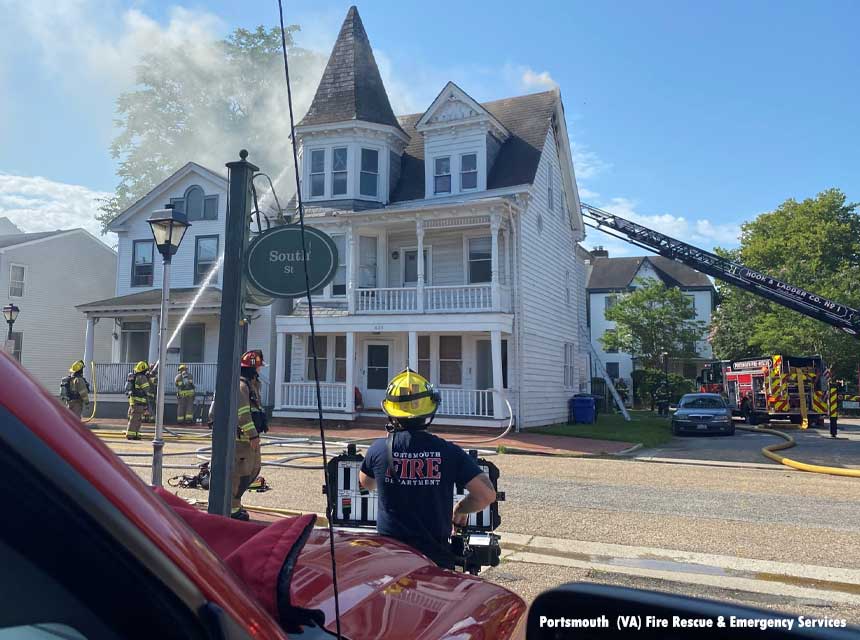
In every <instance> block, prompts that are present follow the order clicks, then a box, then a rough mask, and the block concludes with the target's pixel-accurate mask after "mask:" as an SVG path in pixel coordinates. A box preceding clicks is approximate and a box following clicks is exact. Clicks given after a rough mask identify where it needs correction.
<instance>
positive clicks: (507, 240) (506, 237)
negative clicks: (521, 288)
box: [502, 229, 511, 288]
mask: <svg viewBox="0 0 860 640" xmlns="http://www.w3.org/2000/svg"><path fill="white" fill-rule="evenodd" d="M502 238H503V242H504V245H505V259H504V261H503V262H502V273H503V274H504V275H505V286H506V287H508V288H510V286H511V274H510V267H509V265H510V263H511V232H510V231H509V230H508V229H505V230H504V232H503V233H502Z"/></svg>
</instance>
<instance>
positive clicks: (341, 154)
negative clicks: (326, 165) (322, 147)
mask: <svg viewBox="0 0 860 640" xmlns="http://www.w3.org/2000/svg"><path fill="white" fill-rule="evenodd" d="M348 166H349V165H348V164H347V148H346V147H335V148H334V150H333V151H332V158H331V195H333V196H345V195H346V177H347V167H348Z"/></svg>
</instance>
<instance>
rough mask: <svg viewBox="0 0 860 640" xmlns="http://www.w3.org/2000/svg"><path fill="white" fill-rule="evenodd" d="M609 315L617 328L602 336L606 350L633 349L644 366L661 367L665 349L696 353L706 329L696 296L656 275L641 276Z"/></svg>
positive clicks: (673, 353) (674, 355)
mask: <svg viewBox="0 0 860 640" xmlns="http://www.w3.org/2000/svg"><path fill="white" fill-rule="evenodd" d="M606 319H607V320H611V321H613V322H615V329H614V330H612V331H607V332H606V333H605V334H604V335H603V336H601V337H600V342H601V343H602V344H603V348H604V350H607V351H610V350H613V349H617V350H618V351H624V352H626V353H629V354H631V355H632V356H633V357H634V358H636V359H638V362H639V364H640V365H641V366H642V367H643V368H657V367H659V366H660V364H661V361H662V356H661V354H663V353H664V352H666V353H668V354H669V357H670V358H679V357H680V358H684V357H691V356H695V355H696V354H695V344H696V343H697V342H698V341H700V340H702V339H703V338H704V334H705V329H706V324H705V323H704V322H702V321H701V320H696V309H695V307H694V305H693V301H692V300H690V299H689V298H687V296H685V295H684V294H683V293H682V292H681V290H680V289H678V288H676V287H667V286H666V285H664V284H663V283H662V282H660V281H659V280H656V279H654V278H645V279H638V280H637V281H636V289H634V290H633V291H632V292H630V293H627V294H624V295H623V296H621V297H620V298H619V299H618V301H617V302H616V303H615V304H614V305H613V306H612V307H610V309H609V310H608V311H607V312H606Z"/></svg>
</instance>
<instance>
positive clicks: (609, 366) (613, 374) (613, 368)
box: [606, 362, 621, 380]
mask: <svg viewBox="0 0 860 640" xmlns="http://www.w3.org/2000/svg"><path fill="white" fill-rule="evenodd" d="M606 375H608V376H609V378H610V379H612V380H618V378H620V377H621V374H620V373H619V372H618V363H617V362H607V363H606Z"/></svg>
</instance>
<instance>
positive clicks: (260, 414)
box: [250, 349, 269, 433]
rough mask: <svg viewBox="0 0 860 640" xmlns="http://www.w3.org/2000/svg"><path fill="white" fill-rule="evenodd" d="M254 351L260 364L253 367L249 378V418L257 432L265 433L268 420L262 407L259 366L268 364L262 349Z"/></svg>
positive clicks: (267, 427) (261, 385) (261, 384)
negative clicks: (250, 388)
mask: <svg viewBox="0 0 860 640" xmlns="http://www.w3.org/2000/svg"><path fill="white" fill-rule="evenodd" d="M254 353H255V354H257V357H258V358H259V363H260V364H259V365H258V367H257V368H255V369H254V374H253V376H252V378H251V379H250V382H251V386H252V388H253V395H252V397H251V418H252V419H253V420H254V426H255V427H256V428H257V432H258V433H266V432H267V431H268V430H269V420H268V418H267V417H266V410H265V409H263V402H262V398H263V396H262V389H263V383H262V380H260V368H261V367H268V366H269V365H267V364H266V363H265V360H264V358H263V350H262V349H254Z"/></svg>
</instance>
